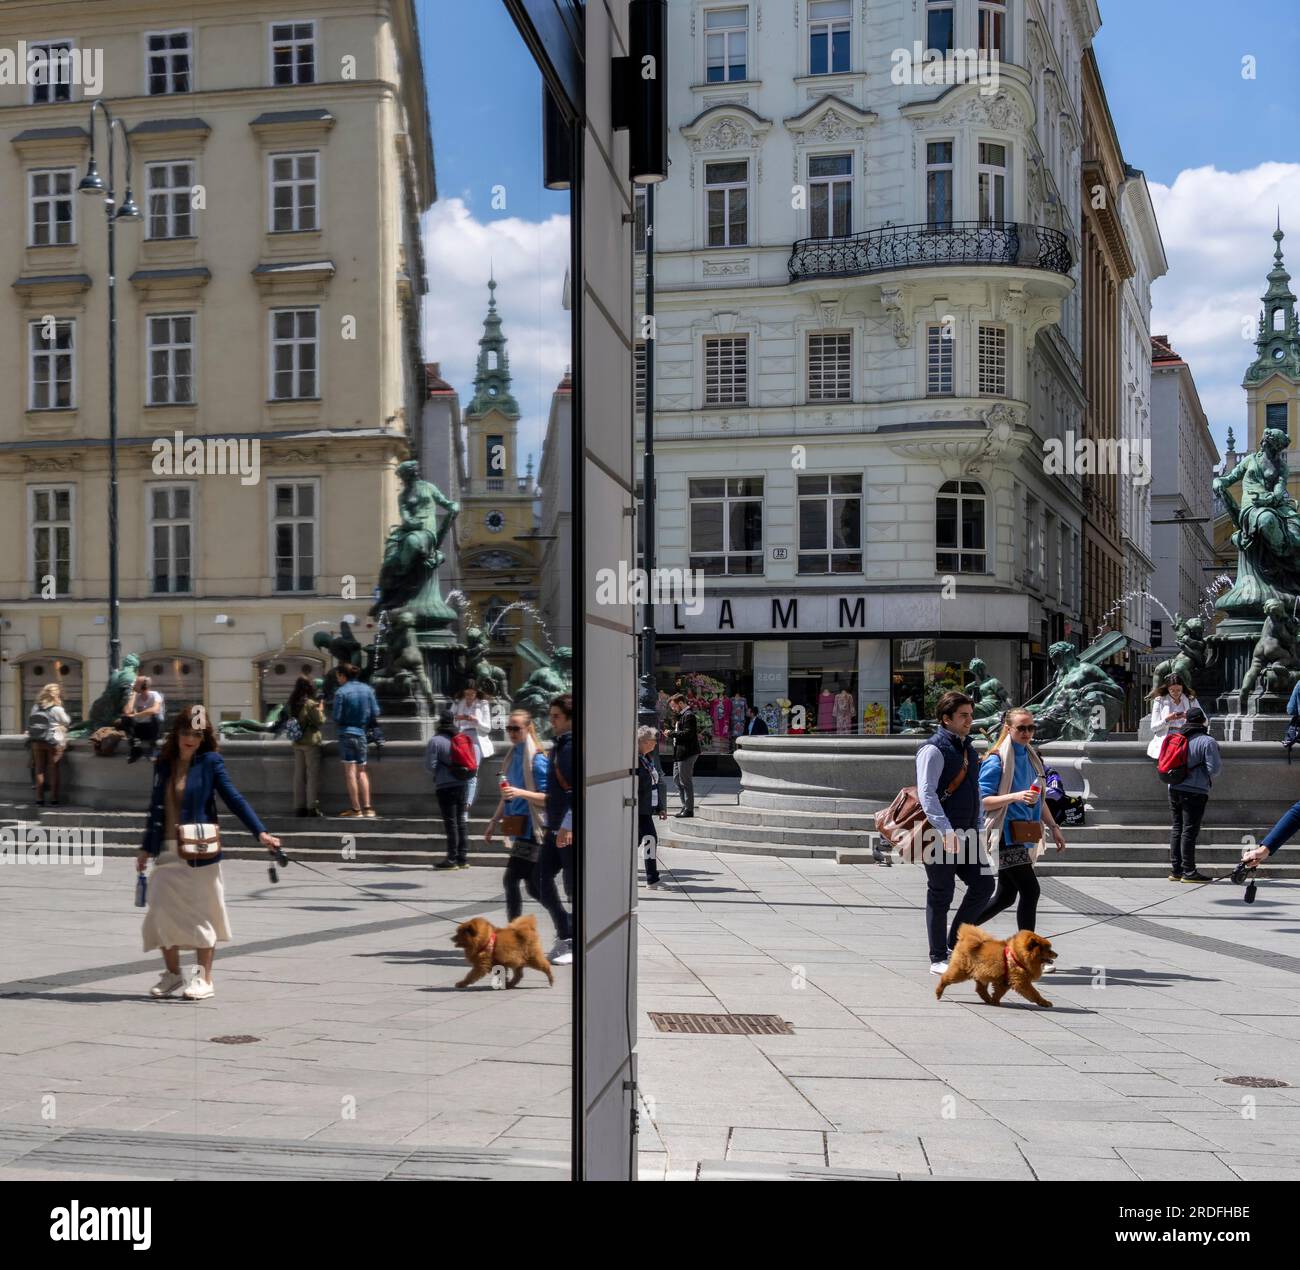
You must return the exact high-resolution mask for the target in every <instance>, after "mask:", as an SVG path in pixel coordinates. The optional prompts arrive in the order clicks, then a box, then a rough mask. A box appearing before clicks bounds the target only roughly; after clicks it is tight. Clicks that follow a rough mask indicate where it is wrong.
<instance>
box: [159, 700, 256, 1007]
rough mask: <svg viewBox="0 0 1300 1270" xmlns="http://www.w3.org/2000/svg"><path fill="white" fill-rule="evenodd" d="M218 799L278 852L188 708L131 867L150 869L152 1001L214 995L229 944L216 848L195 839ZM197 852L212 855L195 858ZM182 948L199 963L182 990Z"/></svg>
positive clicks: (207, 728) (207, 722) (202, 716)
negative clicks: (158, 971)
mask: <svg viewBox="0 0 1300 1270" xmlns="http://www.w3.org/2000/svg"><path fill="white" fill-rule="evenodd" d="M217 794H220V795H221V801H222V802H224V803H225V804H226V806H227V807H228V808H229V809H230V810H231V811H233V812H234V813H235V815H236V816H238V817H239V819H240V820H241V821H243V823H244V826H245V828H247V830H248V832H249V833H251V834H252V835H253V837H255V838H256V839H257V840H258V841H259V842H260V843H261V844H262V845H263V846H264V847H265V848H266V849H267V850H268V851H278V850H279V848H280V839H279V838H276V837H274V836H272V835H271V834H269V833H267V832H266V826H265V825H263V824H262V822H261V821H260V820H259V819H258V818H257V813H256V812H255V811H254V810H253V809H252V808H251V807H250V806H249V805H248V803H247V802H245V801H244V798H243V796H242V795H241V794H240V792H239V791H238V790H237V789H236V788H235V786H234V784H233V783H232V782H231V779H230V777H229V775H227V773H226V764H225V761H224V760H223V759H222V757H221V755H220V754H218V753H217V735H216V733H215V732H214V731H213V728H212V720H211V719H209V718H208V716H207V712H206V711H205V710H204V709H203V707H202V706H187V707H186V708H185V709H184V710H182V711H181V712H180V713H179V714H178V715H177V716H176V721H175V723H173V724H172V729H171V732H170V733H169V734H168V736H167V740H166V741H165V742H164V743H163V747H162V750H161V751H160V752H159V754H158V761H157V762H156V763H155V764H154V773H153V796H152V798H151V799H150V802H149V819H148V821H147V822H146V825H145V831H144V842H143V844H142V845H141V847H140V853H139V855H137V856H136V864H135V867H136V872H137V873H143V872H144V871H145V869H147V868H148V867H149V861H150V860H152V861H153V862H154V864H153V871H152V873H151V874H150V875H149V891H148V894H149V907H148V911H147V912H146V913H145V918H144V929H143V932H142V933H143V936H144V950H145V952H152V951H153V950H154V949H155V948H161V949H162V955H163V963H164V968H163V974H162V977H161V978H160V979H159V980H158V982H157V983H156V984H154V986H153V987H152V988H151V989H150V990H149V995H150V996H153V997H170V996H172V995H173V994H174V993H175V992H176V991H177V990H178V989H180V988H181V987H182V985H184V991H183V992H182V994H181V995H182V996H184V997H185V999H186V1000H187V1001H203V1000H205V999H206V998H208V997H210V996H212V995H213V993H214V992H215V991H216V989H215V988H214V987H213V986H212V955H213V953H214V952H215V951H216V946H217V943H218V941H221V940H229V939H230V921H229V918H228V917H227V915H226V900H225V890H224V888H223V887H222V884H221V844H220V841H219V840H218V841H216V842H215V850H211V848H210V847H205V846H204V845H203V842H202V839H203V838H204V835H206V834H208V833H209V830H210V828H215V826H216V824H217V801H216V795H217ZM208 841H209V842H210V841H211V840H210V838H209V839H208ZM204 850H210V851H211V853H210V854H204V855H202V856H198V855H196V854H195V852H196V851H204ZM184 948H193V949H194V952H195V956H196V958H197V961H198V965H197V966H195V967H194V970H193V972H192V976H193V977H192V978H191V979H190V982H189V983H188V984H185V980H184V978H183V977H182V975H181V963H180V953H181V950H182V949H184Z"/></svg>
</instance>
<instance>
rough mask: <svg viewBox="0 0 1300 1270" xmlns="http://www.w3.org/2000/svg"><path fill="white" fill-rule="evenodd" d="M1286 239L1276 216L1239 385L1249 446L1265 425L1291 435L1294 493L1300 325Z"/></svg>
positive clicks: (1298, 463)
mask: <svg viewBox="0 0 1300 1270" xmlns="http://www.w3.org/2000/svg"><path fill="white" fill-rule="evenodd" d="M1284 237H1285V235H1284V234H1283V233H1282V224H1281V220H1280V219H1279V221H1278V227H1277V229H1276V231H1275V232H1274V234H1273V241H1274V242H1275V243H1276V244H1277V247H1276V250H1275V251H1274V252H1273V268H1272V269H1271V270H1270V271H1269V275H1268V290H1267V291H1265V292H1264V295H1263V297H1262V298H1263V302H1264V307H1263V310H1262V312H1261V313H1260V319H1259V331H1258V334H1257V337H1256V340H1255V348H1256V352H1257V356H1256V358H1255V360H1254V361H1253V362H1252V363H1251V364H1250V367H1249V369H1248V370H1247V371H1246V378H1245V380H1244V381H1243V383H1242V387H1244V388H1245V390H1246V411H1247V414H1246V418H1247V420H1248V424H1249V435H1250V446H1251V449H1258V447H1259V443H1260V438H1261V437H1262V436H1263V435H1264V429H1265V428H1276V429H1278V430H1279V431H1280V432H1285V433H1286V434H1287V435H1288V436H1289V437H1290V438H1291V443H1290V445H1289V446H1288V447H1287V463H1288V466H1289V467H1290V468H1291V481H1290V486H1291V493H1292V495H1296V494H1297V491H1298V489H1300V472H1298V471H1297V468H1300V451H1298V450H1297V447H1298V446H1300V325H1297V317H1296V297H1295V294H1294V292H1292V290H1291V275H1290V274H1289V273H1287V271H1286V266H1285V265H1283V263H1282V239H1283V238H1284Z"/></svg>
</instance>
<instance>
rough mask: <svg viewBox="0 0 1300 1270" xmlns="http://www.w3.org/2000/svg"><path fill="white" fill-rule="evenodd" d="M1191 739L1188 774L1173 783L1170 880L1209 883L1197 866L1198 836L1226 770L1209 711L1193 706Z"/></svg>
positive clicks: (1187, 732)
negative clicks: (1215, 786) (1211, 729)
mask: <svg viewBox="0 0 1300 1270" xmlns="http://www.w3.org/2000/svg"><path fill="white" fill-rule="evenodd" d="M1183 736H1185V737H1186V738H1187V775H1186V776H1185V777H1184V778H1183V780H1182V781H1180V782H1179V783H1178V784H1177V785H1170V786H1169V810H1170V813H1171V815H1172V817H1173V824H1172V826H1171V827H1170V830H1169V861H1170V864H1169V880H1170V881H1171V882H1209V881H1211V879H1210V878H1209V877H1207V876H1206V875H1205V874H1204V873H1202V872H1201V871H1200V869H1198V868H1197V867H1196V839H1197V836H1198V835H1199V834H1200V832H1201V821H1202V820H1203V819H1204V818H1205V804H1206V803H1208V802H1209V801H1210V786H1211V784H1212V783H1213V782H1214V778H1215V777H1216V776H1217V775H1218V774H1219V772H1220V771H1222V770H1223V758H1222V756H1221V755H1220V754H1219V743H1218V742H1217V741H1216V740H1215V739H1214V738H1213V737H1212V736H1211V735H1210V734H1209V731H1208V723H1207V721H1206V718H1205V711H1204V710H1202V709H1201V707H1200V706H1196V705H1193V706H1189V707H1188V710H1187V718H1186V719H1185V720H1184V722H1183Z"/></svg>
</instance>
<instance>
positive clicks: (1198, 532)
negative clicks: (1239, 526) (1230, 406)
mask: <svg viewBox="0 0 1300 1270" xmlns="http://www.w3.org/2000/svg"><path fill="white" fill-rule="evenodd" d="M1151 446H1152V450H1153V451H1154V453H1155V454H1157V455H1159V456H1160V458H1159V461H1158V462H1156V464H1155V471H1154V473H1153V475H1152V483H1151V510H1152V520H1153V527H1152V530H1151V558H1152V559H1153V560H1154V561H1155V566H1156V571H1155V579H1154V585H1153V586H1152V588H1151V589H1152V591H1153V593H1154V594H1155V595H1156V597H1157V598H1158V599H1159V600H1160V601H1161V602H1162V603H1163V605H1164V608H1165V609H1167V610H1169V612H1171V613H1173V614H1174V615H1175V616H1176V617H1191V616H1192V615H1193V614H1195V613H1196V612H1197V611H1198V610H1199V608H1200V606H1201V602H1202V599H1203V596H1204V590H1205V588H1206V587H1207V586H1208V585H1209V584H1210V582H1211V581H1213V578H1214V569H1213V566H1214V547H1213V545H1212V543H1211V538H1210V532H1211V531H1210V516H1211V512H1212V504H1211V500H1212V491H1211V489H1210V483H1211V482H1212V481H1213V479H1214V468H1215V464H1217V463H1218V461H1219V452H1218V449H1217V447H1216V446H1215V444H1214V438H1213V437H1212V436H1211V435H1210V426H1209V422H1208V421H1207V419H1206V417H1205V411H1204V410H1203V409H1202V408H1201V398H1200V395H1199V394H1198V393H1197V391H1196V381H1195V380H1194V379H1193V378H1192V370H1191V367H1190V366H1188V364H1187V363H1186V362H1185V361H1183V359H1182V358H1181V357H1180V356H1179V355H1178V354H1177V353H1176V352H1175V351H1174V350H1173V348H1172V347H1171V345H1170V343H1169V337H1168V336H1167V335H1153V336H1152V337H1151ZM1151 627H1152V636H1153V638H1152V641H1151V642H1152V645H1153V647H1154V648H1155V650H1156V651H1164V650H1168V649H1172V648H1173V647H1174V632H1173V629H1172V627H1173V624H1172V622H1170V621H1169V619H1168V617H1167V616H1166V614H1165V612H1164V610H1159V611H1158V612H1157V613H1156V614H1155V615H1153V617H1152V619H1151ZM1156 635H1160V636H1161V638H1160V639H1159V640H1157V639H1155V638H1154V636H1156Z"/></svg>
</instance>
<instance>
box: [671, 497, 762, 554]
mask: <svg viewBox="0 0 1300 1270" xmlns="http://www.w3.org/2000/svg"><path fill="white" fill-rule="evenodd" d="M688 492H689V515H690V534H691V546H690V567H691V568H692V569H699V570H701V571H702V572H704V573H706V574H760V573H762V572H763V478H762V477H761V476H728V477H717V478H714V479H709V480H699V481H690V482H689V491H688Z"/></svg>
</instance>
